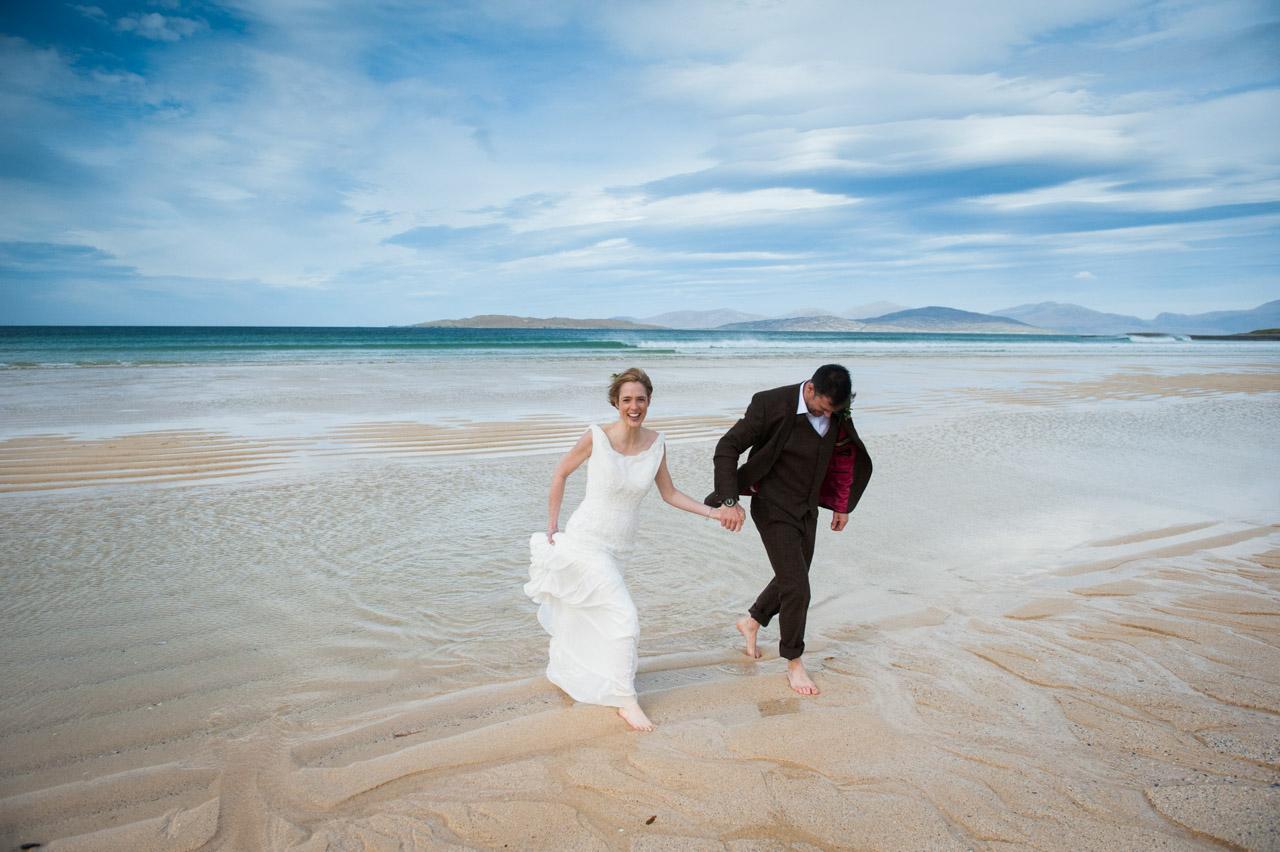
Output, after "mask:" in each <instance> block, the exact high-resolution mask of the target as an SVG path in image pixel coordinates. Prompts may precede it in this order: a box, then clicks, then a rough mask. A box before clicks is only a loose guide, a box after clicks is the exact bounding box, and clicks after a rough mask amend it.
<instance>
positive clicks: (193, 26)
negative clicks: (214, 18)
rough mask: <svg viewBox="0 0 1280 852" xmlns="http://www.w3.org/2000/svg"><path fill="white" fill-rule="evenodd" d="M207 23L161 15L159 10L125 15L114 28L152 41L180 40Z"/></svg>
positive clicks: (198, 30) (196, 31) (204, 26)
mask: <svg viewBox="0 0 1280 852" xmlns="http://www.w3.org/2000/svg"><path fill="white" fill-rule="evenodd" d="M207 26H208V25H207V24H206V23H205V22H204V21H200V20H196V19H195V18H182V17H178V16H176V15H168V16H166V15H161V14H160V13H159V12H146V13H135V14H132V15H125V16H124V17H122V18H119V19H118V20H117V21H116V29H118V30H120V31H121V32H125V33H134V34H136V35H139V36H142V37H143V38H146V39H151V40H153V41H181V40H182V39H184V38H187V37H188V36H192V35H195V34H196V33H198V32H200V31H201V30H203V29H205V28H206V27H207Z"/></svg>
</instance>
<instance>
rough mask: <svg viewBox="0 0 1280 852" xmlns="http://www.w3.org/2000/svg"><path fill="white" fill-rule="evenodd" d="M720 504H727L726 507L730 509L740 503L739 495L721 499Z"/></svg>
mask: <svg viewBox="0 0 1280 852" xmlns="http://www.w3.org/2000/svg"><path fill="white" fill-rule="evenodd" d="M720 505H721V506H725V507H727V508H729V509H732V508H733V507H734V506H736V505H738V498H737V497H726V498H724V499H723V500H721V501H720Z"/></svg>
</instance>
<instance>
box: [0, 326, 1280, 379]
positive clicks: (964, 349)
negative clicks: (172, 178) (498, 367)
mask: <svg viewBox="0 0 1280 852" xmlns="http://www.w3.org/2000/svg"><path fill="white" fill-rule="evenodd" d="M1134 346H1141V347H1144V349H1150V350H1153V352H1155V351H1160V350H1166V351H1169V352H1176V351H1183V352H1185V351H1188V350H1189V349H1190V350H1195V351H1203V349H1204V347H1213V348H1214V349H1215V350H1216V351H1223V350H1224V349H1227V348H1235V347H1241V348H1244V349H1247V351H1251V352H1256V351H1259V349H1258V347H1263V348H1267V347H1270V348H1276V347H1277V346H1280V344H1277V343H1276V342H1274V341H1248V340H1241V341H1223V340H1212V341H1210V340H1192V339H1190V338H1188V337H1187V336H1185V335H1161V336H1155V337H1153V336H1149V335H1136V334H1135V335H1086V334H1035V335H1029V334H984V333H941V332H895V333H886V332H796V331H777V332H770V331H724V330H717V329H708V330H701V329H698V330H695V329H607V328H600V329H526V328H517V329H505V328H492V329H488V328H484V329H472V328H420V327H413V326H390V327H368V326H352V327H341V326H334V327H326V326H70V325H68V326H0V369H14V368H30V367H49V366H61V367H75V366H82V367H91V366H93V367H96V366H147V365H152V364H154V365H178V364H201V363H226V362H247V363H260V362H269V363H276V362H307V361H316V362H332V361H366V360H375V361H386V360H405V359H418V358H428V359H434V358H441V357H459V356H462V357H465V356H467V355H474V354H492V353H495V352H513V353H514V352H519V353H521V354H522V356H524V357H536V356H538V355H539V354H545V355H566V354H572V353H573V352H574V351H579V352H583V353H597V354H599V353H609V352H616V353H618V354H624V353H627V352H634V353H636V354H668V355H680V354H697V355H699V356H703V357H715V356H716V355H724V356H740V355H761V354H768V353H769V352H787V353H788V354H797V355H799V354H807V353H813V354H814V355H830V356H831V357H838V356H839V355H840V354H842V353H849V354H857V355H877V354H892V355H895V356H902V355H911V354H913V353H921V354H924V353H927V354H931V355H937V354H943V353H945V352H947V351H954V352H956V353H957V354H965V355H974V354H992V355H998V354H1017V353H1025V354H1032V353H1035V354H1081V355H1085V354H1090V353H1100V352H1102V351H1105V350H1107V349H1114V348H1117V347H1122V348H1124V349H1129V348H1131V347H1134Z"/></svg>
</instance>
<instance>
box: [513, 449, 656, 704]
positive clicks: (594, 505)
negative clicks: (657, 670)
mask: <svg viewBox="0 0 1280 852" xmlns="http://www.w3.org/2000/svg"><path fill="white" fill-rule="evenodd" d="M590 431H591V457H590V458H589V459H588V461H587V493H586V497H584V498H583V500H582V504H581V505H579V506H578V508H577V509H576V510H575V511H574V513H573V515H572V516H571V517H570V518H569V522H568V523H567V524H565V529H564V532H560V533H556V535H555V545H554V546H553V545H552V544H550V543H549V542H548V541H547V536H546V534H545V533H536V534H534V536H533V537H532V538H530V539H529V552H530V557H531V559H530V565H529V582H528V583H526V584H525V587H524V591H525V594H527V595H528V596H529V597H530V598H532V599H533V600H534V602H535V603H537V604H538V621H539V622H541V623H542V626H543V627H544V628H546V631H547V632H548V633H550V634H551V650H550V657H551V659H550V661H549V662H548V663H547V679H548V680H550V681H551V682H552V683H554V684H555V685H556V686H558V687H560V688H561V689H563V690H564V691H565V692H567V693H568V694H569V695H570V696H571V697H572V698H573V699H574V700H576V701H582V702H585V703H588V704H605V705H608V706H611V707H622V706H625V705H627V704H630V703H631V702H633V701H635V696H636V688H635V678H636V640H637V639H638V638H639V636H640V622H639V619H638V618H637V616H636V606H635V604H634V603H632V602H631V593H630V592H628V591H627V584H626V582H625V581H624V580H623V579H622V567H623V565H624V564H625V563H626V560H627V556H628V555H629V554H630V553H631V548H632V545H633V543H634V542H635V534H636V525H637V520H638V516H639V511H640V501H641V500H642V499H644V496H645V494H647V493H648V492H649V489H650V488H651V487H652V486H653V478H654V476H655V475H656V474H657V472H658V466H659V465H660V464H661V463H662V457H663V453H664V440H663V436H662V435H661V434H659V435H658V437H657V438H656V439H655V440H654V442H653V445H652V446H650V447H649V448H648V449H647V450H645V451H644V452H642V453H639V454H637V455H634V456H624V455H622V454H621V453H619V452H618V451H617V450H615V449H614V448H613V445H612V444H610V443H609V436H608V435H606V434H605V433H604V430H603V429H601V428H600V427H599V426H594V425H593V426H592V427H591V430H590Z"/></svg>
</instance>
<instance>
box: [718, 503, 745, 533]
mask: <svg viewBox="0 0 1280 852" xmlns="http://www.w3.org/2000/svg"><path fill="white" fill-rule="evenodd" d="M746 520H747V513H746V512H744V511H743V510H742V506H733V507H732V508H730V507H728V506H721V507H720V526H722V527H724V528H725V529H727V530H728V531H729V532H738V531H739V530H740V529H742V525H743V523H744V522H746Z"/></svg>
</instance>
